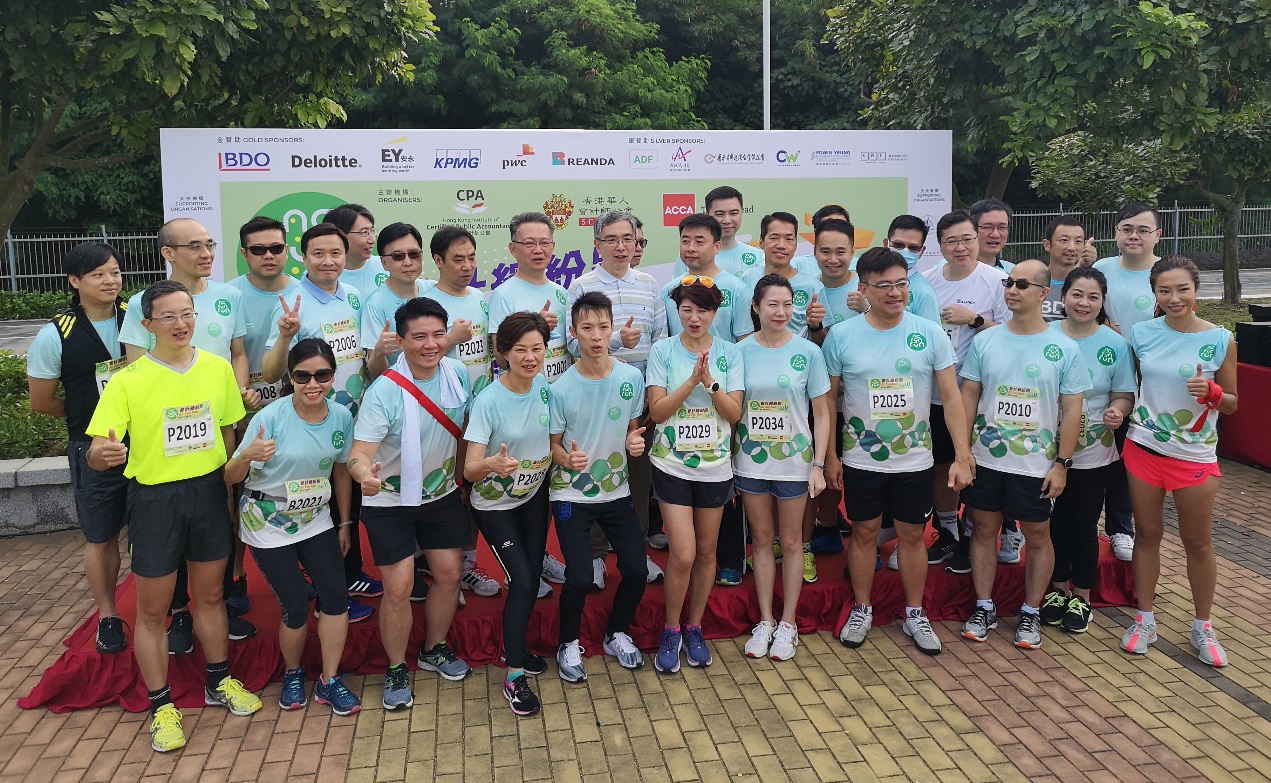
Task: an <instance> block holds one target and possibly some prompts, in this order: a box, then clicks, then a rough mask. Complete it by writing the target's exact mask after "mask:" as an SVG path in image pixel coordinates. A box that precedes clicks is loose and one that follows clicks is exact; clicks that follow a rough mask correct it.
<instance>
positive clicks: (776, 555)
mask: <svg viewBox="0 0 1271 783" xmlns="http://www.w3.org/2000/svg"><path fill="white" fill-rule="evenodd" d="M772 558H773V560H774V561H775V563H776V564H777V565H781V561H782V560H783V559H785V556H784V554H783V553H782V551H781V542H780V541H774V542H773V543H772ZM746 568H748V569H750V570H751V571H753V570H755V559H754V558H753V557H747V558H746Z"/></svg>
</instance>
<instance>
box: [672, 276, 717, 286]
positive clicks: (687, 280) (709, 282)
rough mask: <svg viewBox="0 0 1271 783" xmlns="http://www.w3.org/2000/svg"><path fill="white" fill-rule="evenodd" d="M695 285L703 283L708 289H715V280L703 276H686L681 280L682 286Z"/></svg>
mask: <svg viewBox="0 0 1271 783" xmlns="http://www.w3.org/2000/svg"><path fill="white" fill-rule="evenodd" d="M694 283H701V284H702V285H704V286H706V287H707V288H714V287H715V278H713V277H703V276H701V275H684V276H683V277H681V278H680V285H693V284H694Z"/></svg>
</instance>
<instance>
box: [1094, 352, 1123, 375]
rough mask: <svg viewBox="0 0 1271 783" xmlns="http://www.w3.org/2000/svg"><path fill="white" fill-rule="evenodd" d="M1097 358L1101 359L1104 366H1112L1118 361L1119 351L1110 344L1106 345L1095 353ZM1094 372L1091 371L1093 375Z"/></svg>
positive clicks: (1100, 361) (1100, 362)
mask: <svg viewBox="0 0 1271 783" xmlns="http://www.w3.org/2000/svg"><path fill="white" fill-rule="evenodd" d="M1095 358H1096V359H1098V360H1099V364H1102V365H1103V366H1104V367H1111V366H1112V365H1114V364H1116V363H1117V352H1116V350H1115V349H1113V347H1112V346H1110V345H1105V346H1103V347H1102V348H1100V349H1099V352H1098V353H1096V354H1095ZM1093 374H1094V373H1091V375H1093Z"/></svg>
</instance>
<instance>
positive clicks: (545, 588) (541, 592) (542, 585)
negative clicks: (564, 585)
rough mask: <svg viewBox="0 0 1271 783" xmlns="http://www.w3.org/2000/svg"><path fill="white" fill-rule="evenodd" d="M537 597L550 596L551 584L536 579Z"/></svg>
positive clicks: (461, 595)
mask: <svg viewBox="0 0 1271 783" xmlns="http://www.w3.org/2000/svg"><path fill="white" fill-rule="evenodd" d="M460 597H463V594H462V593H460ZM538 597H539V600H542V599H544V598H551V597H552V586H551V585H549V584H548V583H547V582H546V581H545V580H543V579H539V580H538Z"/></svg>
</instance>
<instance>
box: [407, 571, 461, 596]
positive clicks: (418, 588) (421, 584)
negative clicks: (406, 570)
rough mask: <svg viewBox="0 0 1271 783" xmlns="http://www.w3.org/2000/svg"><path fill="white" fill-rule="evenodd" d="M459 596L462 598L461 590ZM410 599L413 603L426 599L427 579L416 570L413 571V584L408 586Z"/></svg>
mask: <svg viewBox="0 0 1271 783" xmlns="http://www.w3.org/2000/svg"><path fill="white" fill-rule="evenodd" d="M459 597H460V598H463V592H462V591H460V593H459ZM410 600H411V601H412V602H413V603H419V602H420V601H427V600H428V581H427V580H426V579H424V575H423V574H421V573H419V572H418V571H416V572H415V584H414V585H413V586H412V587H411V588H410Z"/></svg>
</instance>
